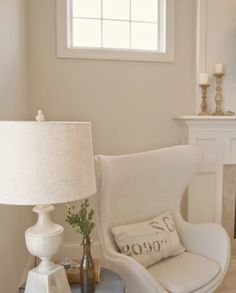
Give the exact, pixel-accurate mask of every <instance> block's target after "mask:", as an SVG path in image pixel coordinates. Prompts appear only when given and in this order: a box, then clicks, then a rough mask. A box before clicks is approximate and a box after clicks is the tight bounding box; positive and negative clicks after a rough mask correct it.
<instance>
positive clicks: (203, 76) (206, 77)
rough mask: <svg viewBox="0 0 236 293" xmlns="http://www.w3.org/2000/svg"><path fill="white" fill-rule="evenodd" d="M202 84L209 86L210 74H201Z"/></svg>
mask: <svg viewBox="0 0 236 293" xmlns="http://www.w3.org/2000/svg"><path fill="white" fill-rule="evenodd" d="M200 84H209V74H208V73H201V74H200Z"/></svg>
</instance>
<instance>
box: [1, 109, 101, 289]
mask: <svg viewBox="0 0 236 293" xmlns="http://www.w3.org/2000/svg"><path fill="white" fill-rule="evenodd" d="M37 117H38V118H37V119H38V120H39V121H37V122H11V121H1V122H0V203H2V204H11V205H35V207H34V208H33V211H34V212H36V213H38V220H37V223H36V224H35V225H33V226H32V227H30V228H29V229H27V230H26V232H25V239H26V245H27V248H28V250H29V252H30V253H31V254H32V255H34V256H37V257H39V258H40V259H41V262H40V264H39V266H38V267H36V268H35V269H33V270H31V271H30V272H29V274H28V278H27V283H26V289H25V292H26V293H52V292H57V293H68V292H71V290H70V287H69V284H68V281H67V277H66V274H65V270H64V268H63V267H61V266H59V265H56V264H54V263H53V262H52V261H51V258H52V257H53V256H54V255H55V254H56V253H57V252H58V250H59V248H60V246H61V244H62V242H63V231H64V229H63V227H62V226H60V225H57V224H55V223H53V222H52V221H51V219H50V212H51V211H52V210H54V207H53V206H52V205H51V204H56V203H64V202H70V201H75V200H78V199H83V198H85V197H88V196H90V195H92V194H94V193H95V191H96V184H95V174H94V159H93V148H92V136H91V124H90V123H89V122H43V120H44V116H43V115H42V114H41V113H40V112H39V115H38V116H37Z"/></svg>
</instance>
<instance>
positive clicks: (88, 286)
mask: <svg viewBox="0 0 236 293" xmlns="http://www.w3.org/2000/svg"><path fill="white" fill-rule="evenodd" d="M82 244H83V256H82V260H81V264H80V284H81V292H82V293H92V292H94V291H95V267H94V262H93V259H92V256H91V240H90V237H84V238H83V243H82Z"/></svg>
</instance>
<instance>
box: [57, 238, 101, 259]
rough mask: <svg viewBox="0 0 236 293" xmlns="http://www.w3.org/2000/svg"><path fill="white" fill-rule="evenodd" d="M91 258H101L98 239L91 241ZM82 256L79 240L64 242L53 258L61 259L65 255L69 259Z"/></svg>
mask: <svg viewBox="0 0 236 293" xmlns="http://www.w3.org/2000/svg"><path fill="white" fill-rule="evenodd" d="M91 252H92V256H93V258H102V253H101V246H100V243H99V241H93V242H92V246H91ZM81 256H82V246H81V244H80V243H79V242H65V243H64V245H63V246H62V248H61V249H60V251H59V252H58V254H57V255H56V257H55V260H61V259H64V258H66V257H69V258H71V259H80V258H81Z"/></svg>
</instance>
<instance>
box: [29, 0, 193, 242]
mask: <svg viewBox="0 0 236 293" xmlns="http://www.w3.org/2000/svg"><path fill="white" fill-rule="evenodd" d="M28 5H29V49H30V50H29V54H30V55H29V56H30V58H29V64H30V98H31V113H35V112H36V110H37V109H39V108H40V109H41V108H42V110H43V111H44V112H45V114H46V117H47V119H49V120H54V119H55V120H63V119H65V120H82V121H83V120H87V121H92V123H93V135H94V148H95V152H96V153H105V154H120V153H129V152H138V151H145V150H150V149H156V148H160V147H163V146H170V145H174V144H178V143H179V142H180V141H179V127H178V126H177V125H176V123H175V122H174V121H173V120H172V117H173V116H174V115H176V114H191V113H194V105H195V94H194V81H195V1H194V0H177V1H176V62H175V63H155V62H153V63H148V62H121V61H99V60H97V61H94V60H73V59H71V60H68V59H58V58H57V57H56V17H55V0H40V1H38V0H30V1H28ZM56 218H57V219H58V220H59V221H60V222H61V223H62V224H64V207H61V208H59V210H57V212H56ZM75 239H77V236H76V235H75V233H71V232H70V230H68V229H66V240H67V241H71V240H75Z"/></svg>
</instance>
